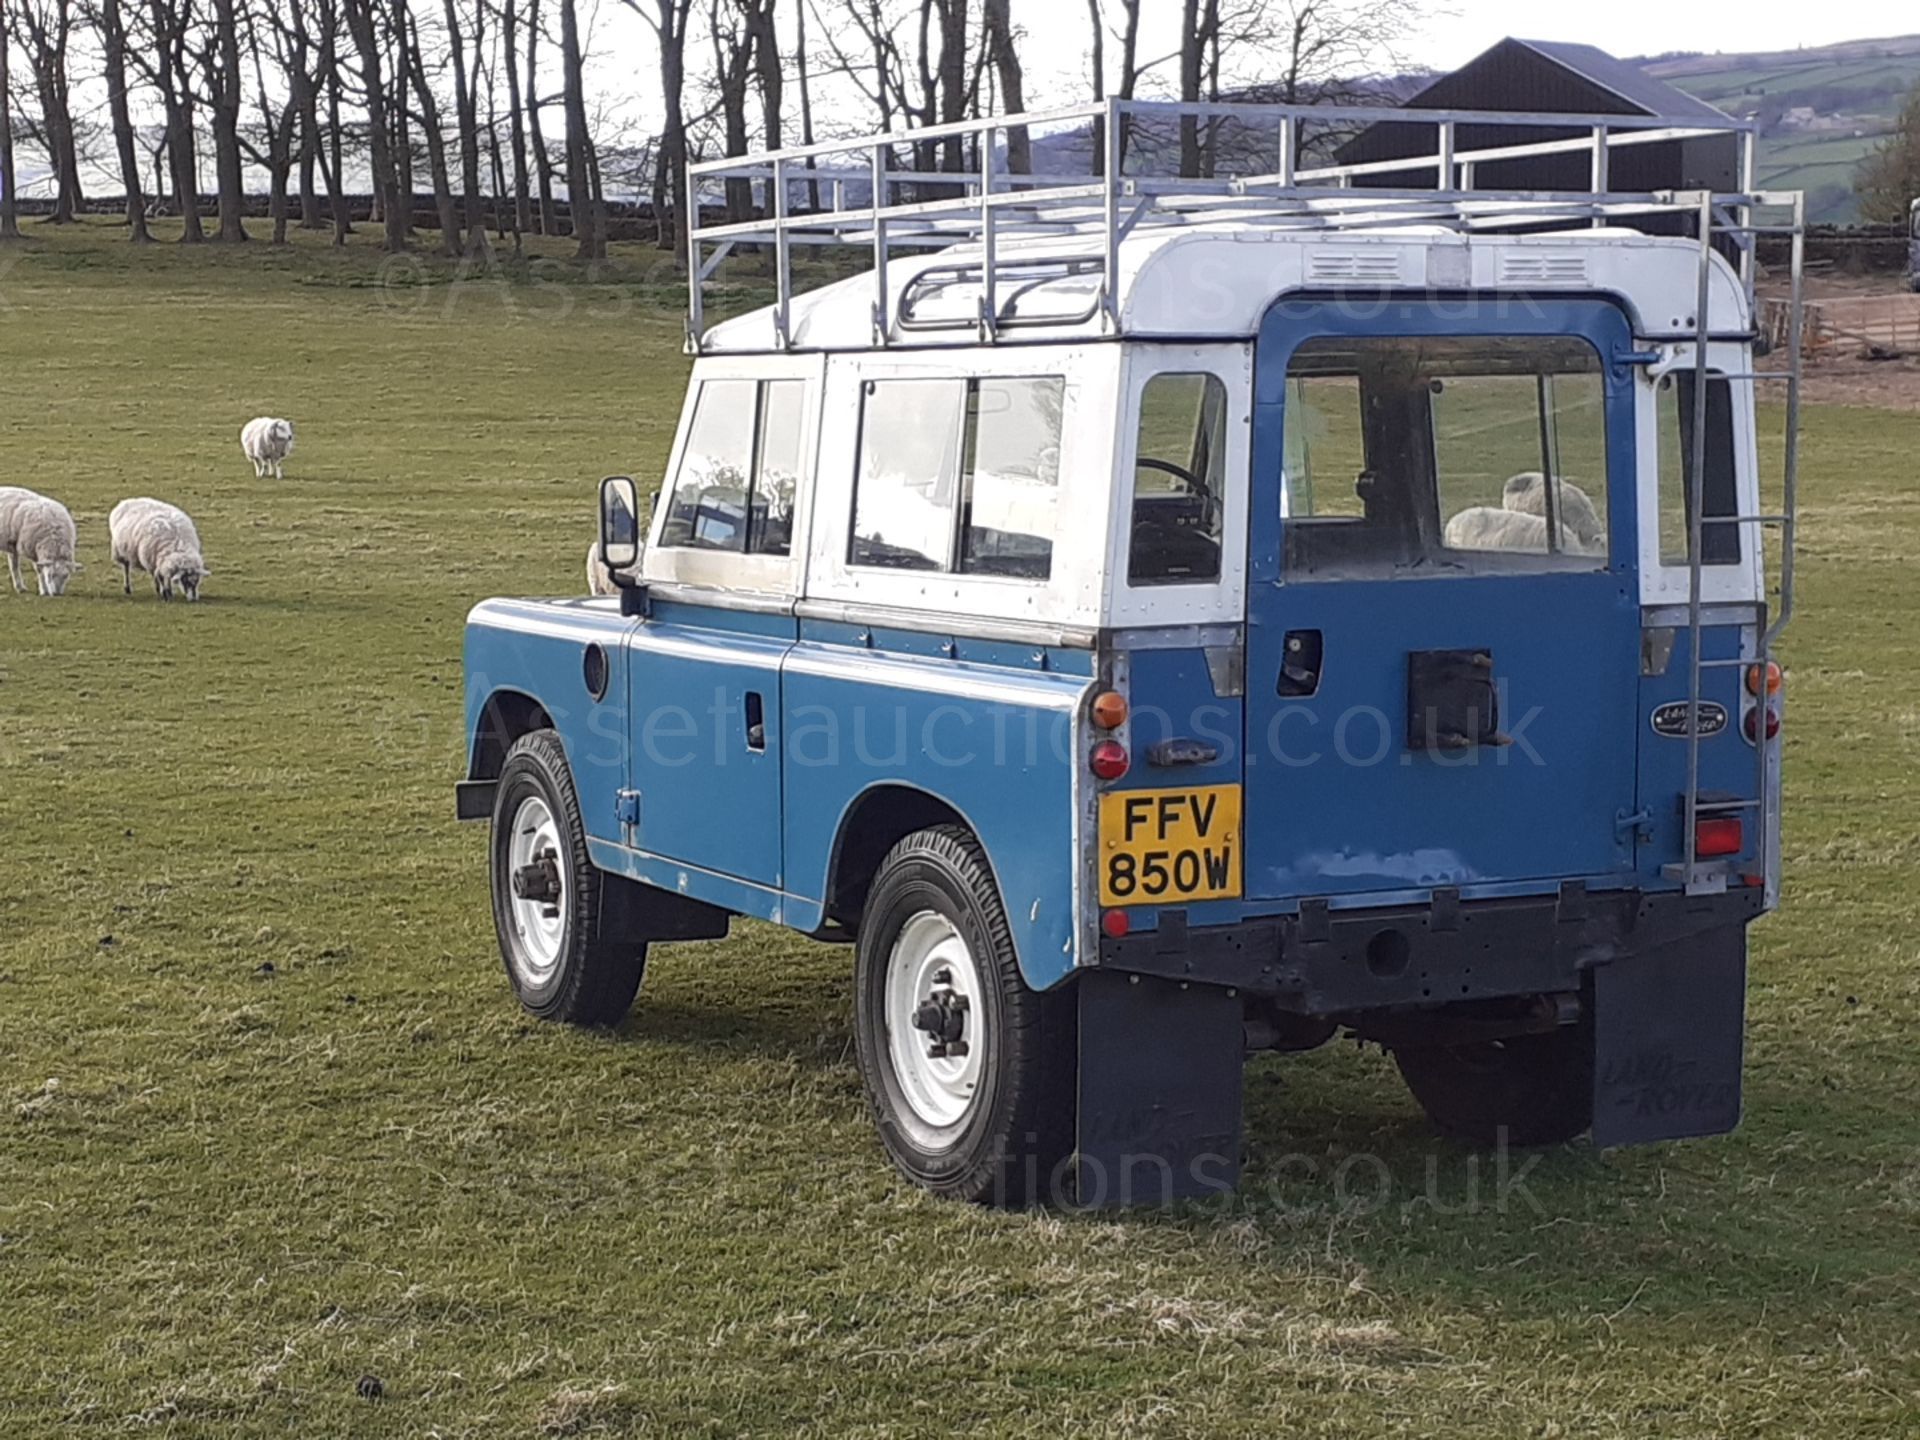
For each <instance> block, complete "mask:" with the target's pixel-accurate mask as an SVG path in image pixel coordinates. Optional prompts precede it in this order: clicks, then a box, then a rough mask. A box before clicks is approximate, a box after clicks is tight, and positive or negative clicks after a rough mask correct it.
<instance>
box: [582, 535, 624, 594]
mask: <svg viewBox="0 0 1920 1440" xmlns="http://www.w3.org/2000/svg"><path fill="white" fill-rule="evenodd" d="M619 588H620V587H619V586H617V585H615V584H614V583H613V571H612V570H610V569H608V568H607V562H606V561H604V560H602V559H601V558H600V542H599V541H598V540H596V541H594V542H593V544H591V545H589V546H588V547H587V594H589V595H612V594H613V593H615V592H616V591H617V590H618V589H619Z"/></svg>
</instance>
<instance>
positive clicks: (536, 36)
mask: <svg viewBox="0 0 1920 1440" xmlns="http://www.w3.org/2000/svg"><path fill="white" fill-rule="evenodd" d="M544 108H545V101H543V100H542V99H541V97H540V0H528V3H527V134H528V138H529V139H530V140H531V141H532V146H533V173H534V183H535V184H536V185H538V186H539V188H540V233H541V234H542V235H551V234H553V233H555V231H557V230H558V229H559V226H558V224H557V223H556V222H555V220H554V212H553V156H552V155H550V154H549V153H548V152H547V137H546V135H545V133H544V131H543V130H542V127H541V124H540V112H541V110H542V109H544Z"/></svg>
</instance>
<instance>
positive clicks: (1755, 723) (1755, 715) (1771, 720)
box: [1742, 705, 1780, 740]
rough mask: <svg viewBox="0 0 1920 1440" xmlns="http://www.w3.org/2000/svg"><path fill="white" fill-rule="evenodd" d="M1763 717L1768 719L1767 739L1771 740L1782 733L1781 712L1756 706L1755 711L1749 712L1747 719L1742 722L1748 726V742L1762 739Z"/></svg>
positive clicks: (1767, 707)
mask: <svg viewBox="0 0 1920 1440" xmlns="http://www.w3.org/2000/svg"><path fill="white" fill-rule="evenodd" d="M1762 715H1765V716H1766V717H1767V739H1769V740H1771V739H1773V737H1774V736H1776V735H1778V734H1779V733H1780V714H1779V712H1778V711H1777V710H1774V709H1773V708H1772V707H1770V706H1760V705H1756V706H1754V707H1753V709H1751V710H1749V711H1747V718H1746V720H1745V721H1743V722H1742V723H1743V724H1744V725H1745V726H1746V730H1747V739H1748V740H1757V739H1758V738H1759V737H1760V717H1761V716H1762Z"/></svg>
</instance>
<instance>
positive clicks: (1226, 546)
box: [1106, 340, 1253, 627]
mask: <svg viewBox="0 0 1920 1440" xmlns="http://www.w3.org/2000/svg"><path fill="white" fill-rule="evenodd" d="M1126 351H1127V366H1126V376H1125V380H1124V383H1123V384H1122V385H1121V386H1120V391H1119V393H1120V397H1121V406H1120V412H1119V413H1120V416H1121V419H1120V422H1119V423H1118V424H1116V425H1115V426H1114V427H1113V429H1114V430H1115V431H1116V432H1117V435H1116V438H1117V440H1118V447H1119V448H1118V452H1117V454H1116V455H1115V457H1114V459H1115V465H1114V469H1115V475H1116V479H1117V482H1118V483H1116V484H1115V485H1114V487H1113V489H1114V510H1113V512H1112V514H1111V516H1110V517H1109V519H1108V523H1107V531H1108V552H1107V562H1106V563H1107V567H1108V574H1109V575H1110V576H1111V577H1112V581H1111V589H1110V592H1109V595H1108V601H1107V619H1108V623H1109V624H1111V625H1114V626H1116V627H1121V626H1134V625H1155V626H1164V625H1169V624H1186V625H1211V624H1220V625H1237V624H1239V623H1241V621H1243V620H1244V619H1245V618H1246V595H1247V525H1248V520H1249V512H1248V498H1247V487H1248V482H1249V476H1250V474H1251V471H1252V466H1253V452H1252V445H1253V346H1252V344H1251V343H1249V342H1247V341H1241V340H1236V341H1228V342H1223V343H1219V344H1212V345H1182V344H1167V343H1156V342H1153V341H1145V340H1143V341H1139V342H1137V343H1133V344H1129V345H1128V346H1127V347H1126ZM1198 374H1207V375H1212V376H1213V377H1214V378H1215V379H1217V380H1219V382H1220V383H1221V385H1222V386H1223V387H1224V388H1225V390H1226V445H1225V447H1224V452H1223V458H1222V462H1221V469H1220V476H1221V480H1220V494H1219V496H1218V499H1219V502H1220V504H1221V506H1222V507H1223V509H1224V512H1225V513H1224V516H1223V520H1222V525H1221V533H1220V574H1219V577H1218V578H1217V579H1212V580H1185V581H1166V580H1151V581H1147V582H1145V583H1143V584H1138V585H1136V584H1134V583H1132V581H1131V580H1129V578H1128V573H1129V569H1130V566H1131V561H1132V553H1133V536H1132V533H1131V531H1132V526H1131V523H1130V522H1131V519H1132V516H1133V501H1134V487H1135V485H1136V483H1137V481H1138V473H1139V472H1138V464H1137V462H1138V460H1139V455H1140V407H1141V403H1142V400H1143V399H1144V397H1145V394H1146V388H1147V385H1148V383H1149V382H1150V381H1152V380H1153V379H1154V378H1155V377H1156V376H1160V375H1198ZM1121 517H1125V518H1126V520H1127V521H1128V522H1129V523H1126V524H1122V523H1120V520H1121Z"/></svg>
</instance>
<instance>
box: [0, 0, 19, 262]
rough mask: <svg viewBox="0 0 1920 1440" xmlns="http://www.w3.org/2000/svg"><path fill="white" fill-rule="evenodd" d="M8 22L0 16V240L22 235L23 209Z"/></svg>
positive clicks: (16, 237)
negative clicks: (18, 195) (17, 187)
mask: <svg viewBox="0 0 1920 1440" xmlns="http://www.w3.org/2000/svg"><path fill="white" fill-rule="evenodd" d="M10 59H11V56H9V54H8V53H7V21H6V17H5V16H4V15H0V240H18V239H19V238H20V210H19V205H18V202H17V201H16V199H15V197H14V188H13V181H14V172H13V87H12V85H11V84H10V83H9V82H8V80H7V64H8V62H9V60H10Z"/></svg>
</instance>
